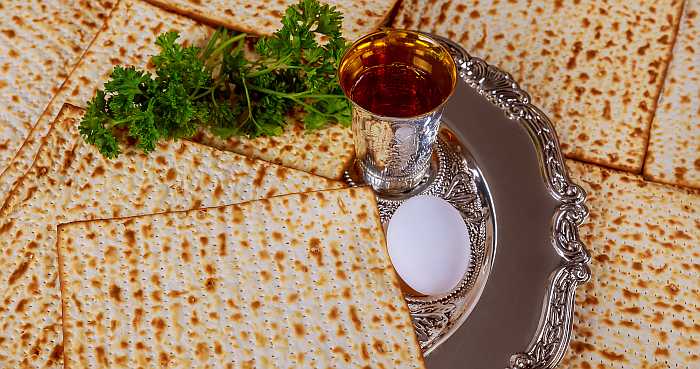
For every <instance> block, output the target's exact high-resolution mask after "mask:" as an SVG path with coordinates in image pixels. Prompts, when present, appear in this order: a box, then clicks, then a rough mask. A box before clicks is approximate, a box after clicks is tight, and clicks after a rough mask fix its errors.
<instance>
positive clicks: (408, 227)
mask: <svg viewBox="0 0 700 369" xmlns="http://www.w3.org/2000/svg"><path fill="white" fill-rule="evenodd" d="M387 247H388V250H389V256H390V258H391V262H392V264H393V265H394V269H395V270H396V273H397V274H398V275H399V277H401V279H402V280H403V282H404V283H405V284H406V285H408V287H410V288H411V289H412V290H414V291H415V292H418V293H419V294H422V295H441V294H445V293H448V292H450V291H451V290H453V289H454V288H455V287H457V286H458V285H459V283H460V281H461V280H462V278H463V277H464V275H465V274H466V272H467V268H468V267H469V264H470V262H471V241H470V239H469V232H468V230H467V226H466V224H465V223H464V220H463V219H462V217H461V215H460V214H459V211H457V209H455V208H454V207H453V206H452V205H450V204H449V203H448V202H447V201H445V200H443V199H441V198H439V197H435V196H416V197H413V198H410V199H408V200H407V201H406V202H404V203H403V204H401V206H399V208H398V209H397V210H396V212H395V213H394V215H393V216H392V217H391V220H389V226H388V228H387Z"/></svg>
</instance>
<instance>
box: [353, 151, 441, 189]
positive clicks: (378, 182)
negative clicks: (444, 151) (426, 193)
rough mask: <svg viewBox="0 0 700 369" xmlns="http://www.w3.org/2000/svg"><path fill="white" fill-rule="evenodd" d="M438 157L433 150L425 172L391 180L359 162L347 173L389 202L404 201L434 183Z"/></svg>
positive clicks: (356, 181) (417, 172)
mask: <svg viewBox="0 0 700 369" xmlns="http://www.w3.org/2000/svg"><path fill="white" fill-rule="evenodd" d="M438 160H439V159H438V157H437V153H436V150H435V149H433V152H432V154H431V159H430V161H429V162H428V164H427V165H426V167H425V168H424V169H423V170H420V171H416V172H415V173H413V174H412V175H408V176H404V177H400V178H396V177H392V178H391V180H387V179H386V178H384V177H382V176H380V175H376V174H374V173H372V172H371V171H370V170H367V168H366V167H365V166H364V165H362V163H361V162H360V161H359V160H358V161H355V163H354V165H353V166H352V167H351V168H350V170H348V171H347V172H346V175H347V176H349V177H350V178H351V179H352V180H353V181H354V182H355V183H363V184H366V185H369V186H370V187H372V189H373V190H374V192H375V193H376V194H377V195H378V196H379V197H381V198H384V199H387V200H402V199H407V198H410V197H413V196H415V195H418V194H419V193H420V192H422V191H423V190H425V189H426V188H428V187H429V186H430V184H431V183H432V182H433V181H434V179H435V175H436V173H437V169H438Z"/></svg>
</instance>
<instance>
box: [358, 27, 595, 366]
mask: <svg viewBox="0 0 700 369" xmlns="http://www.w3.org/2000/svg"><path fill="white" fill-rule="evenodd" d="M432 37H434V38H436V39H438V40H440V41H441V42H442V43H443V44H444V45H445V46H446V47H447V48H448V50H449V51H450V52H451V54H452V56H453V57H454V59H455V62H456V64H457V69H458V73H459V76H460V81H459V82H458V86H457V89H456V91H455V95H454V96H453V97H452V99H451V100H450V102H449V103H448V106H447V109H446V111H445V113H444V116H443V128H442V130H441V132H440V135H439V137H438V143H437V144H436V147H435V150H434V154H433V161H432V167H431V171H430V175H429V176H428V177H427V178H426V179H425V180H424V182H423V184H422V185H419V187H418V188H417V189H415V190H414V191H412V192H411V193H408V194H405V195H404V196H401V197H400V198H378V202H377V203H378V207H379V212H380V216H381V218H382V222H384V223H385V224H386V222H388V221H389V219H390V218H391V215H392V214H393V213H394V211H395V210H396V209H397V208H398V206H399V205H400V204H401V203H402V202H403V201H405V199H407V198H409V197H411V196H414V195H418V194H428V195H435V196H439V197H442V198H444V199H445V200H447V201H448V202H449V203H450V204H452V205H453V206H454V207H455V208H456V209H457V210H459V211H460V213H461V215H462V218H463V219H464V221H465V223H466V225H467V227H468V229H469V235H470V239H471V240H472V262H471V265H470V268H469V270H468V272H467V273H466V275H465V277H464V278H463V280H462V282H461V284H460V285H459V286H458V287H457V288H456V289H455V290H453V291H452V292H451V293H449V294H446V295H443V296H430V297H413V296H406V300H407V301H408V306H409V309H410V311H411V314H412V317H413V323H414V327H415V329H416V333H417V336H418V340H419V342H420V344H421V348H422V349H423V353H424V356H425V357H426V363H427V366H428V368H430V369H447V368H450V369H452V368H461V367H469V368H474V369H481V368H509V369H516V368H554V367H556V366H557V364H558V363H559V362H560V361H561V359H562V357H563V355H564V353H565V352H566V349H567V347H568V343H569V338H570V335H571V323H572V318H573V309H574V293H575V291H576V287H577V286H579V285H580V284H582V283H584V282H586V281H587V280H588V279H589V278H590V269H589V268H588V263H589V261H590V256H589V254H588V252H587V250H586V248H585V246H584V245H583V244H582V243H581V241H580V239H579V235H578V227H579V226H580V225H581V223H582V222H583V221H584V219H585V218H586V216H587V215H588V209H587V208H586V206H585V204H584V203H585V198H586V194H585V192H584V191H583V190H582V189H581V187H579V186H578V185H576V184H574V183H573V182H572V181H571V180H570V179H569V176H568V174H567V172H566V168H565V166H564V161H563V158H562V155H561V152H560V149H559V142H558V140H557V137H556V133H555V131H554V128H553V126H552V124H551V122H550V121H549V119H547V117H546V116H545V114H544V113H542V111H541V110H539V109H538V108H536V107H535V106H533V105H532V104H530V97H529V95H528V94H527V93H526V92H524V91H523V90H522V89H520V87H519V86H518V84H517V83H516V82H514V81H513V79H512V77H511V76H510V75H509V74H508V73H505V72H503V71H501V70H499V69H498V68H496V67H494V66H491V65H488V64H487V63H486V62H484V61H483V60H480V59H478V58H475V57H472V56H470V55H469V54H468V53H467V52H466V51H465V50H464V49H462V48H461V47H460V46H458V45H457V44H456V43H454V42H452V41H450V40H447V39H445V38H442V37H439V36H432ZM353 178H357V176H356V175H353V174H352V173H346V180H347V181H348V182H349V183H350V184H351V185H356V182H355V181H354V180H353Z"/></svg>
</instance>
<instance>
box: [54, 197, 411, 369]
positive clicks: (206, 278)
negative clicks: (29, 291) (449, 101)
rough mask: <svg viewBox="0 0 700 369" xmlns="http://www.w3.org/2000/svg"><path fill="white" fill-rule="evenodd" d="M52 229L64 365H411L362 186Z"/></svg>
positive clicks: (406, 331) (394, 281)
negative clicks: (57, 266) (56, 249)
mask: <svg viewBox="0 0 700 369" xmlns="http://www.w3.org/2000/svg"><path fill="white" fill-rule="evenodd" d="M58 233H59V236H58V237H59V241H58V245H59V246H58V247H59V254H60V263H61V264H60V265H61V289H62V292H63V293H62V301H63V312H64V316H63V318H64V330H65V333H66V347H65V354H66V355H65V357H66V367H68V368H78V367H80V368H82V367H112V368H119V367H123V368H135V367H138V366H148V365H149V364H148V363H149V362H150V363H153V364H150V365H155V366H162V367H168V368H194V367H196V368H205V367H206V368H225V367H236V368H259V369H262V368H385V369H393V368H404V369H408V368H423V367H424V366H423V359H422V356H421V352H420V349H419V346H418V342H417V340H416V336H415V332H414V331H413V324H412V323H411V318H410V315H409V311H408V308H407V306H406V303H405V302H404V300H403V297H402V295H401V290H400V287H399V283H398V278H397V277H396V275H395V273H394V270H393V267H392V266H391V263H390V262H389V256H388V254H387V251H386V246H385V241H384V234H383V230H382V226H381V224H380V222H379V215H378V214H377V210H376V204H375V200H374V194H373V192H372V191H371V190H370V189H369V188H351V189H341V190H330V191H322V192H312V193H306V194H296V195H288V196H280V197H275V198H272V199H265V200H260V201H252V202H248V203H245V204H240V205H232V206H227V207H219V208H210V209H204V210H193V211H188V212H176V213H166V214H156V215H152V216H143V217H135V218H123V219H114V220H102V221H94V222H77V223H72V224H66V225H61V226H60V227H59V231H58Z"/></svg>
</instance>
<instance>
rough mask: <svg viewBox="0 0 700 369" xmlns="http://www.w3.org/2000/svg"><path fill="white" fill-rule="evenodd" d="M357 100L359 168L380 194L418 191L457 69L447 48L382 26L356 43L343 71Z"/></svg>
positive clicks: (344, 84) (341, 74) (344, 82)
mask: <svg viewBox="0 0 700 369" xmlns="http://www.w3.org/2000/svg"><path fill="white" fill-rule="evenodd" d="M338 78H339V81H340V86H341V87H342V89H343V91H344V92H345V95H346V96H347V97H348V98H349V99H350V100H351V101H352V130H353V137H354V144H355V153H356V165H357V167H358V168H359V171H360V172H361V174H362V177H363V179H364V181H365V182H366V183H367V184H369V185H370V186H372V188H373V189H374V190H375V191H376V192H377V193H379V194H380V195H382V194H383V195H400V194H402V193H407V192H409V191H411V190H412V189H414V188H415V187H416V186H418V184H420V182H421V181H422V180H423V178H424V177H425V175H426V174H427V172H428V170H429V167H430V162H431V157H432V152H433V144H434V143H435V140H436V138H437V134H438V131H439V129H440V119H441V117H442V112H443V110H444V107H445V104H446V103H447V100H448V99H449V97H450V96H451V95H452V94H453V92H454V89H455V86H456V83H457V72H456V67H455V63H454V60H453V59H452V56H451V55H450V53H449V52H448V51H447V49H445V48H444V47H443V46H442V45H441V44H440V43H439V42H437V41H436V40H434V39H432V38H430V37H428V36H426V35H425V34H423V33H420V32H414V31H406V30H393V29H385V30H381V31H378V32H375V33H372V34H369V35H367V36H364V37H362V38H361V39H359V40H357V41H356V42H355V43H353V44H352V45H351V46H350V48H349V49H348V50H347V51H346V53H345V55H344V56H343V58H342V60H341V62H340V66H339V68H338Z"/></svg>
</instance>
